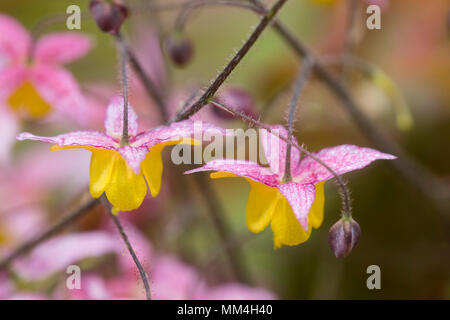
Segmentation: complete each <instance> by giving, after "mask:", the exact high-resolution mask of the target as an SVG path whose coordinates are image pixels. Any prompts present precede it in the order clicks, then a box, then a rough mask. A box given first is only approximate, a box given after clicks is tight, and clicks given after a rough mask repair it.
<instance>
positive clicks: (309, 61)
mask: <svg viewBox="0 0 450 320" xmlns="http://www.w3.org/2000/svg"><path fill="white" fill-rule="evenodd" d="M313 65H314V60H313V58H311V57H307V58H306V59H305V60H304V61H303V64H302V67H301V69H300V72H299V74H298V76H297V80H296V81H295V86H294V93H293V95H292V99H291V102H290V104H289V116H288V140H289V143H288V145H287V149H286V165H285V168H284V180H285V181H291V180H292V175H291V149H292V134H293V130H294V115H295V110H296V108H297V104H298V99H299V98H300V93H301V92H302V89H303V87H304V86H305V84H306V81H307V79H308V77H309V74H310V73H311V69H312V67H313Z"/></svg>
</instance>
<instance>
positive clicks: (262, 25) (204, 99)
mask: <svg viewBox="0 0 450 320" xmlns="http://www.w3.org/2000/svg"><path fill="white" fill-rule="evenodd" d="M286 1H287V0H278V1H277V2H276V3H275V4H274V5H273V6H272V8H271V9H270V10H269V11H267V13H266V14H265V15H264V17H263V18H262V19H261V21H260V22H259V24H258V26H257V27H256V29H255V30H254V31H253V33H252V34H251V35H250V37H249V38H248V39H247V41H246V42H245V43H244V45H243V46H242V47H241V48H240V49H239V51H238V52H237V53H236V55H235V56H234V57H233V59H231V61H230V62H229V63H228V64H227V66H226V67H225V68H224V69H223V70H222V72H220V74H219V75H218V76H217V78H216V79H215V80H214V81H213V83H212V84H211V85H210V86H209V87H208V89H206V91H205V92H204V94H203V95H202V96H201V97H200V98H199V100H197V101H196V102H195V103H194V104H193V105H192V106H191V107H190V108H189V109H187V110H185V111H184V112H181V113H180V114H178V115H177V116H176V117H175V120H174V121H180V120H184V119H188V118H189V117H190V116H192V115H193V114H194V113H196V112H198V111H199V110H200V109H201V108H202V107H204V106H205V105H206V104H208V102H209V101H210V100H211V99H212V98H213V97H214V94H215V93H216V92H217V90H218V89H219V88H220V86H221V85H222V84H223V83H224V82H225V80H226V79H227V78H228V76H229V75H230V74H231V72H233V70H234V69H235V68H236V67H237V65H238V64H239V63H240V62H241V60H242V58H244V57H245V55H246V54H247V52H248V51H249V50H250V48H251V47H252V46H253V45H254V44H255V42H256V40H258V38H259V37H260V36H261V34H262V32H263V31H264V30H265V29H266V28H267V26H268V25H269V23H270V21H272V19H273V18H274V17H275V15H276V14H277V13H278V11H279V10H280V9H281V7H282V6H283V5H284V4H285V2H286Z"/></svg>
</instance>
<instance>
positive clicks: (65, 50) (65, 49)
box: [0, 14, 91, 122]
mask: <svg viewBox="0 0 450 320" xmlns="http://www.w3.org/2000/svg"><path fill="white" fill-rule="evenodd" d="M0 33H1V34H2V37H1V38H0V56H1V60H3V61H4V62H3V65H2V67H1V69H0V100H6V101H7V103H8V105H9V107H10V108H11V109H12V110H14V111H15V112H19V113H21V114H23V115H25V116H27V117H33V118H39V117H43V116H45V115H47V114H48V113H49V112H50V111H51V109H52V108H54V109H56V110H58V111H61V112H63V113H65V114H68V115H70V116H72V117H73V118H76V119H78V120H79V121H81V122H82V121H83V120H84V117H85V113H86V109H85V100H84V98H83V95H82V94H81V92H80V89H79V86H78V84H77V82H76V80H75V79H74V78H73V76H72V75H71V74H70V72H68V71H67V70H65V69H64V68H62V67H61V65H62V64H65V63H69V62H71V61H73V60H76V59H78V58H80V57H82V56H83V55H85V54H86V53H87V51H89V49H90V48H91V41H90V39H89V38H88V37H86V36H84V35H81V34H78V33H74V32H70V33H69V32H61V33H52V34H48V35H45V36H43V37H41V38H39V39H38V40H37V41H36V43H33V40H32V38H31V35H30V34H29V33H28V32H27V31H26V30H25V29H24V28H23V27H22V25H21V24H20V23H19V22H17V21H16V20H14V19H13V18H11V17H9V16H7V15H4V14H0ZM30 58H31V60H32V62H31V63H29V60H30Z"/></svg>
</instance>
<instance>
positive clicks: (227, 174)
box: [209, 171, 239, 179]
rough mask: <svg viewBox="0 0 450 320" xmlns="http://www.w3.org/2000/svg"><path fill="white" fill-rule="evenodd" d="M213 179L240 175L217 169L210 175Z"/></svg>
mask: <svg viewBox="0 0 450 320" xmlns="http://www.w3.org/2000/svg"><path fill="white" fill-rule="evenodd" d="M209 177H210V178H211V179H220V178H236V177H239V176H237V175H235V174H234V173H231V172H225V171H217V172H213V173H211V174H210V175H209Z"/></svg>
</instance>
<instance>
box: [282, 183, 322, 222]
mask: <svg viewBox="0 0 450 320" xmlns="http://www.w3.org/2000/svg"><path fill="white" fill-rule="evenodd" d="M278 190H280V192H281V193H282V194H283V196H284V197H285V198H286V199H287V201H288V202H289V204H290V205H291V208H292V211H294V214H295V216H296V218H297V220H298V221H299V222H300V224H301V225H302V227H303V229H305V231H308V213H309V210H310V209H311V206H312V204H313V202H314V198H315V194H316V189H315V186H314V185H313V184H299V183H296V182H288V183H284V184H280V185H279V186H278Z"/></svg>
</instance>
